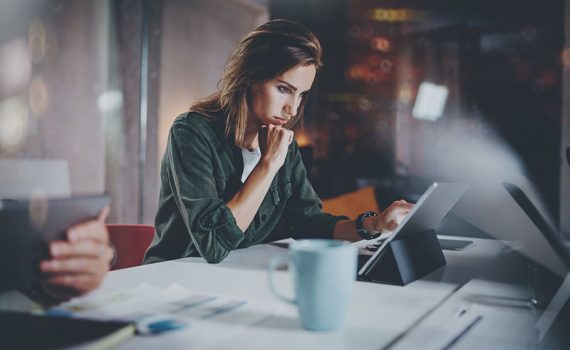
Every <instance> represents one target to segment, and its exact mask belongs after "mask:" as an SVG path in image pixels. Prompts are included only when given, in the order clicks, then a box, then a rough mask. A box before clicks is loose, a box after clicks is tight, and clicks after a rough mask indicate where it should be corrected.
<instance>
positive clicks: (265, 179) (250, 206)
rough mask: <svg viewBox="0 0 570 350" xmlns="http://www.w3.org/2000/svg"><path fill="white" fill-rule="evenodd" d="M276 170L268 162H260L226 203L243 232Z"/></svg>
mask: <svg viewBox="0 0 570 350" xmlns="http://www.w3.org/2000/svg"><path fill="white" fill-rule="evenodd" d="M277 170H279V168H277V167H275V166H274V165H272V164H270V163H269V162H263V161H260V162H259V163H258V164H257V165H256V166H255V168H254V169H253V171H252V172H251V174H249V176H248V178H247V180H246V181H245V183H244V184H243V186H242V187H241V189H240V190H239V191H238V192H237V193H236V194H235V195H234V196H233V197H232V199H230V201H229V202H228V203H227V206H228V208H229V209H230V211H231V212H232V214H233V215H234V218H235V220H236V223H237V225H238V226H239V228H241V230H242V231H244V232H245V230H246V229H247V228H248V227H249V224H251V222H252V221H253V217H254V216H255V213H257V211H258V210H259V207H260V206H261V202H262V201H263V198H264V197H265V195H266V194H267V191H268V190H269V186H270V185H271V182H272V181H273V178H274V177H275V174H277Z"/></svg>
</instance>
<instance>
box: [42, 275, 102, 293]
mask: <svg viewBox="0 0 570 350" xmlns="http://www.w3.org/2000/svg"><path fill="white" fill-rule="evenodd" d="M102 281H103V278H102V276H98V275H91V274H76V275H73V274H65V275H56V276H51V277H48V278H46V279H45V280H44V283H43V285H44V286H45V288H46V289H47V290H48V291H49V290H56V291H57V290H59V291H60V294H63V295H65V296H74V295H80V294H85V293H86V292H88V291H90V290H93V289H95V288H97V287H98V286H99V285H100V284H101V282H102ZM71 290H72V291H73V292H71Z"/></svg>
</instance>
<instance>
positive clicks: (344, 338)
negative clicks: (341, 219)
mask: <svg viewBox="0 0 570 350" xmlns="http://www.w3.org/2000/svg"><path fill="white" fill-rule="evenodd" d="M475 241H476V242H475V244H474V245H472V246H470V247H469V248H467V249H466V250H465V251H462V252H453V251H444V253H445V256H446V259H447V261H448V265H447V266H446V267H444V268H442V269H440V270H438V271H435V272H434V273H432V274H430V275H429V276H427V277H426V278H424V279H422V280H419V281H415V282H413V283H411V284H409V285H407V286H405V287H399V286H390V285H382V284H376V283H368V282H355V285H354V290H353V298H352V303H351V308H350V311H349V316H348V320H347V324H346V326H345V327H344V328H343V329H341V330H338V331H335V332H311V331H305V330H303V329H302V328H301V327H300V324H299V321H298V316H297V311H296V309H295V307H294V306H292V305H288V304H286V303H279V302H277V303H276V305H277V306H278V307H276V309H275V310H274V311H275V315H274V316H271V317H269V318H267V319H265V320H264V321H263V322H261V323H259V324H255V325H253V326H251V327H248V328H246V330H245V331H244V332H242V333H241V334H239V335H237V336H234V337H232V338H231V339H228V340H225V341H221V342H219V343H218V344H216V345H215V346H214V347H213V348H215V349H243V348H247V349H268V348H270V349H318V348H327V349H378V348H381V347H384V346H386V345H387V344H389V343H390V342H391V341H392V340H394V339H395V338H396V337H398V336H399V335H401V334H402V333H403V332H405V331H406V330H407V329H409V328H410V327H411V326H412V325H414V324H416V323H417V322H418V321H419V320H421V319H423V318H424V317H425V316H426V315H428V314H429V313H430V312H431V311H432V310H433V309H434V308H436V307H437V306H439V305H440V304H441V303H442V302H443V301H444V300H446V299H447V298H448V297H450V296H451V295H452V294H453V293H454V291H455V290H456V289H457V287H458V285H460V284H461V283H464V282H466V281H467V280H469V279H470V278H471V277H473V276H474V274H475V273H476V270H477V269H480V268H482V267H484V265H485V264H486V263H488V262H490V261H491V260H492V259H493V258H494V257H495V256H496V255H497V254H498V253H499V252H500V250H501V249H502V245H501V244H499V243H498V242H495V241H490V240H475ZM286 253H287V250H286V249H284V248H281V247H277V246H273V245H260V246H254V247H250V248H247V249H244V250H238V251H235V252H232V253H231V254H230V256H229V257H228V258H227V259H226V260H224V261H223V262H222V263H220V264H217V265H210V264H207V263H205V262H204V261H203V260H202V259H198V258H186V259H179V260H175V261H169V262H164V263H158V264H152V265H144V266H140V267H136V268H130V269H124V270H118V271H114V272H111V273H110V274H109V275H108V277H107V278H106V279H105V281H104V283H103V285H102V287H101V288H100V289H99V290H98V291H97V292H95V293H106V292H111V291H118V290H122V289H127V288H131V287H133V286H137V285H140V284H141V283H148V284H151V285H153V286H157V287H167V286H168V285H170V284H172V283H178V284H180V285H182V286H184V287H186V288H188V289H191V290H193V291H196V292H205V293H221V294H231V295H235V296H240V297H243V298H247V299H255V300H259V301H269V302H273V303H275V302H276V299H275V298H274V297H273V295H272V294H271V293H270V291H269V288H268V287H267V273H266V270H265V268H266V266H267V264H268V261H269V259H270V258H272V257H274V256H278V255H282V254H286ZM465 262H467V264H466V263H465ZM465 265H468V266H467V267H468V269H464V268H465ZM462 269H463V272H461V270H462ZM275 278H276V284H277V285H278V286H279V287H281V289H283V290H284V291H285V292H286V291H291V276H290V275H289V272H287V271H278V272H277V274H276V276H275ZM220 326H221V327H223V326H222V325H220ZM158 344H161V346H162V347H164V348H168V349H173V348H187V347H188V345H189V344H191V339H188V342H185V341H184V340H183V339H178V338H177V337H175V336H174V333H171V335H163V336H160V338H158V337H154V338H149V337H146V338H145V337H135V338H134V339H132V340H130V341H129V342H128V343H126V344H124V345H123V346H122V347H121V349H140V348H154V347H156V346H157V345H158Z"/></svg>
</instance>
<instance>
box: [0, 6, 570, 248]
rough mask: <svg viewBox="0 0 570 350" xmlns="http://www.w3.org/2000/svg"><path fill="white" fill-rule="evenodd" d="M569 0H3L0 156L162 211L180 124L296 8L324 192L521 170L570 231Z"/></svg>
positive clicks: (117, 215) (147, 216) (315, 165)
mask: <svg viewBox="0 0 570 350" xmlns="http://www.w3.org/2000/svg"><path fill="white" fill-rule="evenodd" d="M568 5H569V2H568V1H565V0H551V1H547V2H544V1H539V0H532V1H530V0H528V1H515V0H503V1H499V2H498V1H491V0H477V1H473V0H472V1H467V0H440V1H420V0H407V1H404V0H401V1H396V0H392V1H388V0H152V1H150V0H116V1H111V0H98V1H94V0H93V1H80V0H25V1H22V0H1V1H0V9H1V11H0V158H1V159H3V160H6V159H10V160H14V159H28V160H29V159H32V160H34V159H35V160H47V159H50V160H65V161H66V162H67V166H68V170H69V184H70V185H69V186H70V191H71V193H73V194H79V193H93V192H104V191H105V192H108V193H109V194H110V195H111V197H112V214H111V217H110V218H109V222H118V223H153V220H154V213H155V210H156V207H157V199H158V190H159V164H160V161H161V158H162V154H163V152H164V147H165V144H166V138H167V134H168V130H169V127H170V125H171V123H172V121H173V120H174V118H175V117H176V116H177V115H178V114H180V113H183V112H184V111H186V110H187V109H188V107H189V106H190V104H191V103H192V102H193V101H194V100H196V99H197V98H200V97H204V96H206V95H209V94H210V93H211V92H213V90H214V89H215V87H216V82H217V80H218V78H219V76H220V74H221V71H222V68H223V65H224V63H225V60H226V58H227V56H228V54H229V53H230V51H231V50H232V48H233V46H234V45H235V43H236V42H237V41H238V40H239V39H240V38H241V37H242V36H243V35H244V34H245V33H247V32H248V31H250V30H251V29H253V28H254V27H256V26H257V25H259V24H261V23H263V22H265V21H266V20H268V19H270V18H288V19H293V20H295V21H298V22H300V23H302V24H304V25H306V26H307V27H308V28H309V29H311V30H313V31H314V32H315V33H316V34H317V36H318V37H319V38H320V39H321V42H322V44H323V48H324V51H325V67H324V68H323V70H322V72H321V73H320V75H319V77H318V79H317V81H316V82H315V84H314V87H313V89H312V92H311V97H310V104H309V105H308V108H307V109H306V116H305V121H304V123H303V125H300V126H299V127H298V128H297V129H296V137H297V140H298V142H299V144H300V145H301V146H302V152H303V157H304V161H305V163H306V166H307V168H308V169H309V176H310V179H311V180H312V182H313V185H314V187H315V189H316V191H317V192H318V193H319V195H320V196H321V197H322V198H330V197H335V196H338V195H341V194H343V193H347V192H351V191H354V190H357V189H359V188H362V187H366V186H374V188H375V191H376V194H377V197H378V201H379V204H380V206H381V207H382V206H384V205H386V204H387V203H389V202H390V201H392V200H394V199H399V198H406V199H409V200H415V199H417V198H418V196H419V195H420V194H421V193H422V192H423V191H424V190H425V189H426V188H427V186H428V185H429V184H430V183H431V181H434V180H457V179H462V180H464V179H467V180H469V181H475V180H483V181H484V180H489V181H507V180H510V179H511V178H517V177H519V176H524V177H526V178H528V179H529V180H530V181H531V183H533V184H534V186H535V188H536V191H537V193H539V194H540V196H541V197H542V200H543V201H544V203H545V204H546V207H547V210H548V212H549V213H550V215H551V216H552V217H553V218H554V220H555V222H556V223H557V224H558V225H559V226H560V228H561V230H562V232H564V233H565V234H566V235H568V237H567V238H570V217H569V215H568V213H569V212H570V168H569V165H568V164H566V160H565V153H566V148H567V147H569V146H570V116H569V113H570V109H569V107H570V92H568V88H569V85H568V84H569V82H570V80H569V79H570V75H569V72H570V44H569V43H570V41H569V40H568V37H569V35H570V15H569V14H568V12H569V10H568ZM18 171H20V172H21V174H22V177H25V176H27V174H26V172H27V171H30V170H29V168H26V167H23V168H22V169H19V170H18ZM33 175H40V176H41V175H42V174H33ZM2 186H6V185H5V184H2ZM43 186H45V185H43ZM30 190H31V192H32V193H33V194H34V195H42V193H46V192H49V191H46V189H45V188H42V186H38V188H30Z"/></svg>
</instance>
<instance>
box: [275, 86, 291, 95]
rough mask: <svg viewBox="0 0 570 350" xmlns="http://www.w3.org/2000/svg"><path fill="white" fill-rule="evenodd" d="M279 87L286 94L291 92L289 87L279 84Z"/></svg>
mask: <svg viewBox="0 0 570 350" xmlns="http://www.w3.org/2000/svg"><path fill="white" fill-rule="evenodd" d="M277 89H279V92H282V93H284V94H286V93H289V89H288V88H287V87H285V86H278V87H277Z"/></svg>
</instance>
